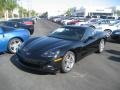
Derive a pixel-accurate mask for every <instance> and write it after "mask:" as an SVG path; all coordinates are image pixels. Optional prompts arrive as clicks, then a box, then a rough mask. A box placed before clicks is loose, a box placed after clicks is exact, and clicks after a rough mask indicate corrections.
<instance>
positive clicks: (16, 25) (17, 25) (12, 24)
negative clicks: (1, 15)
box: [0, 21, 34, 35]
mask: <svg viewBox="0 0 120 90" xmlns="http://www.w3.org/2000/svg"><path fill="white" fill-rule="evenodd" d="M0 25H5V26H9V27H14V28H24V29H27V30H28V31H29V32H30V34H31V35H32V34H33V33H34V26H33V25H26V24H23V23H20V22H16V21H1V22H0Z"/></svg>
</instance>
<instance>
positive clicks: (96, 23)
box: [78, 19, 119, 37]
mask: <svg viewBox="0 0 120 90" xmlns="http://www.w3.org/2000/svg"><path fill="white" fill-rule="evenodd" d="M111 23H115V24H116V22H115V20H113V19H91V20H89V21H88V22H85V23H83V24H80V25H88V26H89V27H92V28H94V29H96V30H100V31H103V32H105V33H106V36H107V37H110V35H111V33H112V31H114V30H116V29H117V28H119V25H115V24H114V25H112V24H111ZM78 25H79V24H78Z"/></svg>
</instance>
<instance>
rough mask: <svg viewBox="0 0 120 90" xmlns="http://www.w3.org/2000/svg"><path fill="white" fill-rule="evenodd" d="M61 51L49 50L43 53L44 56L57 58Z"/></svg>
mask: <svg viewBox="0 0 120 90" xmlns="http://www.w3.org/2000/svg"><path fill="white" fill-rule="evenodd" d="M59 53H60V51H59V50H57V51H56V50H48V51H46V52H45V53H43V54H42V56H43V57H53V58H57V57H58V55H59Z"/></svg>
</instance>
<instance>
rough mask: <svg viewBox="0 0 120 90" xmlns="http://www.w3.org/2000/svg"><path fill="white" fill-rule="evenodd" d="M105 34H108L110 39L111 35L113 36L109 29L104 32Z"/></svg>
mask: <svg viewBox="0 0 120 90" xmlns="http://www.w3.org/2000/svg"><path fill="white" fill-rule="evenodd" d="M104 32H106V36H107V38H109V37H110V36H111V34H112V31H111V30H109V29H106V30H104Z"/></svg>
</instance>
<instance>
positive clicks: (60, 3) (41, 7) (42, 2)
mask: <svg viewBox="0 0 120 90" xmlns="http://www.w3.org/2000/svg"><path fill="white" fill-rule="evenodd" d="M21 1H22V3H20V2H19V3H20V4H21V5H22V6H23V7H25V8H27V9H28V8H29V9H34V10H36V11H37V12H38V13H42V12H45V11H48V12H49V14H50V15H55V14H61V13H63V12H65V11H66V10H67V9H68V8H72V7H77V8H80V7H81V6H83V7H87V8H89V7H105V8H106V7H111V6H120V1H119V0H21Z"/></svg>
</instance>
